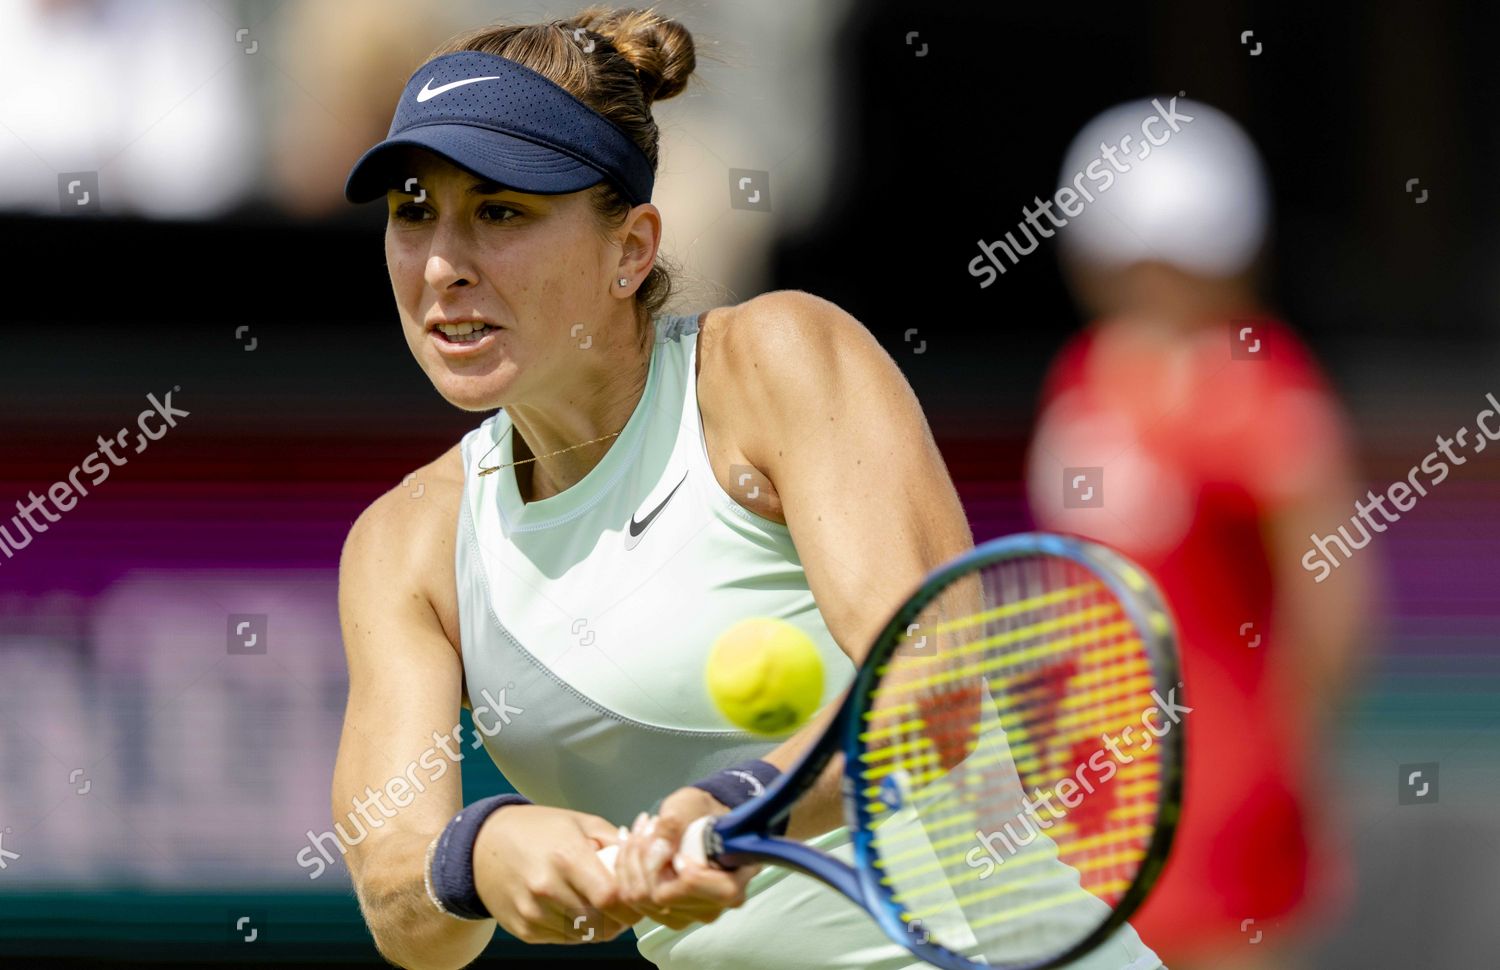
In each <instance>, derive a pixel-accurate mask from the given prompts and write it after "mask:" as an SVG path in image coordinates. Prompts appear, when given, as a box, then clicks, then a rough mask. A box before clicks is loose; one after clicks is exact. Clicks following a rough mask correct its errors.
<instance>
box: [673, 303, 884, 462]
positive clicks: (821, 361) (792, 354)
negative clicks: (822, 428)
mask: <svg viewBox="0 0 1500 970" xmlns="http://www.w3.org/2000/svg"><path fill="white" fill-rule="evenodd" d="M707 320H708V323H707V324H706V325H704V327H703V333H702V335H701V336H700V346H699V381H698V391H699V405H700V407H701V408H702V409H703V411H704V417H705V418H708V416H709V411H710V410H713V411H715V412H716V413H717V414H719V415H722V417H723V418H724V419H725V420H735V421H737V422H738V424H739V425H741V426H742V427H741V428H740V431H741V432H742V433H743V434H748V435H751V436H753V435H754V434H755V432H756V431H757V429H759V428H763V427H765V426H766V425H767V423H768V422H767V421H766V420H765V419H766V418H768V417H771V416H772V414H773V412H775V411H776V410H785V411H798V410H802V409H805V408H807V407H809V406H815V405H816V403H817V401H818V400H819V398H820V397H823V396H826V395H830V394H836V393H838V391H839V389H840V388H841V387H847V386H849V382H852V383H853V384H854V385H858V384H863V383H866V382H868V381H869V380H872V379H876V378H880V377H886V378H891V377H892V376H894V377H895V378H896V379H898V380H899V378H900V371H899V368H896V367H894V365H893V363H892V361H891V357H890V355H889V354H887V353H886V351H885V348H883V347H881V345H880V342H879V341H878V340H876V339H875V336H874V335H873V334H871V333H870V331H869V330H868V329H867V328H866V327H865V325H864V324H862V323H860V322H859V321H858V320H856V319H855V318H854V317H853V316H851V315H850V314H849V313H848V312H846V311H845V310H843V309H842V308H840V307H839V306H838V305H837V304H835V303H832V302H830V301H828V300H825V299H823V298H822V297H819V296H815V295H813V294H811V293H804V292H802V291H801V290H773V291H771V292H769V293H764V294H762V295H760V296H757V297H755V298H754V299H751V300H746V301H745V302H744V303H741V304H739V305H737V306H733V307H721V308H718V309H715V310H713V311H711V312H710V313H709V314H708V315H707Z"/></svg>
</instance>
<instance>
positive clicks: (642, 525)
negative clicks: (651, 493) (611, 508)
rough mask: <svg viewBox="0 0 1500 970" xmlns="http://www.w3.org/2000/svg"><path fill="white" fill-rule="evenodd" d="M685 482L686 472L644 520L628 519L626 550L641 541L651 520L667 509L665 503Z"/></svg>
mask: <svg viewBox="0 0 1500 970" xmlns="http://www.w3.org/2000/svg"><path fill="white" fill-rule="evenodd" d="M685 481H687V472H683V473H682V478H680V479H678V481H677V484H676V485H673V486H672V490H671V491H670V492H668V493H667V497H666V498H664V499H662V500H661V504H660V505H658V506H657V507H656V508H654V509H652V510H651V513H650V514H649V515H647V516H646V517H645V518H644V519H641V520H639V521H637V520H636V517H635V516H634V515H632V516H631V517H630V528H629V530H628V531H627V532H626V533H625V548H626V549H634V548H635V546H636V543H638V542H640V541H641V535H642V534H643V533H644V532H645V531H646V529H647V527H649V526H650V525H651V520H653V519H655V518H656V516H657V515H658V514H659V513H660V512H661V510H662V509H664V508H666V507H667V503H668V502H670V501H672V496H673V495H676V494H677V490H678V489H679V488H681V487H682V483H683V482H685Z"/></svg>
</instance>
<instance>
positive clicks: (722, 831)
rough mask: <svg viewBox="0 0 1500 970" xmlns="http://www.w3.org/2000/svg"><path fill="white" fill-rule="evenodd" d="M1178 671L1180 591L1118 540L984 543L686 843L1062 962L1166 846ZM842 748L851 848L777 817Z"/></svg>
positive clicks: (978, 946) (911, 919) (712, 859)
mask: <svg viewBox="0 0 1500 970" xmlns="http://www.w3.org/2000/svg"><path fill="white" fill-rule="evenodd" d="M1177 678H1178V672H1177V659H1176V648H1175V637H1174V631H1173V624H1172V620H1171V618H1170V616H1169V614H1168V611H1167V608H1166V606H1165V604H1164V603H1163V602H1162V600H1161V597H1160V596H1159V594H1158V593H1157V591H1156V589H1155V588H1154V587H1153V585H1152V584H1151V582H1150V580H1149V579H1147V577H1146V575H1145V573H1144V572H1142V571H1141V570H1140V569H1139V568H1138V567H1136V566H1135V565H1133V564H1132V563H1130V562H1129V561H1128V560H1126V559H1125V558H1124V557H1122V556H1120V555H1119V554H1118V553H1115V552H1113V551H1111V550H1109V549H1106V548H1105V547H1103V546H1100V545H1098V544H1096V543H1092V542H1086V541H1083V540H1080V539H1076V538H1071V537H1065V536H1059V535H1050V534H1044V533H1028V534H1023V535H1013V536H1008V537H1005V538H1001V539H996V540H993V541H990V542H986V543H983V544H981V545H979V546H977V547H976V548H974V549H972V550H970V551H968V552H967V553H965V554H963V555H962V556H959V557H958V558H956V559H954V560H953V561H951V562H949V563H947V564H946V565H944V566H941V567H939V568H938V569H936V570H934V571H933V572H932V573H931V574H930V575H929V576H927V577H926V579H925V580H923V582H922V584H921V587H920V588H919V589H918V590H917V591H916V592H915V593H914V594H913V595H912V596H911V598H910V599H909V600H907V602H906V603H905V604H904V605H903V606H902V607H901V608H900V609H898V610H897V611H896V613H895V615H894V616H892V617H891V620H890V622H889V623H888V624H887V625H886V627H885V629H884V630H883V631H882V632H881V634H880V636H879V638H878V639H877V640H876V642H875V644H874V647H873V648H872V649H871V651H870V653H869V656H868V657H867V658H866V660H865V662H864V664H863V665H862V666H861V667H860V669H859V671H858V672H857V673H856V674H855V677H854V681H853V683H852V686H851V687H850V690H849V692H848V694H847V695H846V696H845V697H844V699H843V701H842V703H841V705H840V707H839V710H838V714H837V716H836V717H835V719H834V721H833V722H832V724H831V725H830V726H829V729H828V731H827V732H826V733H825V734H824V735H823V737H822V738H821V739H819V741H818V742H817V743H816V744H815V745H814V746H813V747H812V748H811V749H810V750H809V751H808V752H807V753H806V754H805V755H804V756H803V757H802V759H801V760H800V761H799V762H798V763H797V764H796V765H795V766H793V767H792V768H791V769H790V770H788V771H787V772H785V773H784V774H782V775H781V776H780V777H778V778H777V779H776V781H775V782H773V783H772V784H771V785H770V786H768V788H767V790H766V791H765V792H764V793H763V794H762V795H761V796H760V797H758V798H756V799H754V800H752V801H749V802H746V803H745V804H743V805H740V806H738V807H737V808H735V809H734V810H732V811H730V812H729V813H727V814H725V815H721V816H717V817H713V818H704V819H699V820H698V821H696V822H694V823H693V824H692V825H691V826H689V828H688V829H687V831H686V832H685V833H684V835H683V839H682V851H683V852H684V853H685V854H687V855H689V856H690V857H696V858H698V859H700V860H705V861H707V862H708V863H709V864H712V865H716V866H719V867H721V868H733V867H735V866H739V865H744V864H748V863H753V862H769V863H774V864H776V865H782V866H788V867H791V868H793V869H796V870H799V871H801V872H804V873H807V874H808V875H810V876H812V877H814V878H816V879H819V880H822V881H823V882H825V883H827V884H828V885H829V886H832V887H833V888H834V889H836V890H837V891H839V892H840V893H843V894H844V895H845V896H847V897H848V898H849V899H851V900H853V901H854V902H855V903H857V904H858V905H860V906H861V907H863V908H864V909H865V910H867V911H868V912H869V913H870V914H871V915H872V916H873V917H874V919H875V920H876V922H877V923H879V925H880V927H881V929H883V930H884V931H885V933H886V934H887V935H888V936H889V937H890V938H891V939H892V940H894V941H896V942H897V943H899V944H901V945H902V946H904V947H906V948H907V949H908V950H910V951H911V952H912V953H913V954H915V955H916V956H918V957H920V958H921V959H923V960H925V961H927V962H928V963H931V964H934V965H936V966H939V967H944V968H949V970H969V968H974V967H980V966H984V967H997V966H998V967H1009V968H1015V970H1021V968H1025V970H1044V968H1048V967H1057V966H1061V965H1063V964H1065V963H1069V962H1072V961H1073V960H1076V959H1078V958H1079V957H1081V956H1083V955H1084V954H1086V953H1088V952H1090V951H1091V950H1094V949H1095V948H1096V947H1099V946H1100V945H1101V944H1103V943H1104V942H1105V941H1106V940H1109V939H1110V938H1111V936H1112V934H1113V933H1114V932H1115V931H1116V930H1118V929H1119V928H1120V927H1121V926H1122V924H1124V923H1125V921H1126V920H1127V919H1128V918H1129V916H1130V915H1131V913H1133V912H1134V911H1135V910H1136V909H1137V908H1138V907H1139V906H1140V904H1141V902H1142V901H1143V900H1144V899H1145V897H1146V894H1147V893H1148V891H1149V890H1150V888H1151V885H1152V883H1153V882H1154V881H1155V879H1156V877H1157V875H1158V874H1159V872H1160V871H1161V867H1162V865H1163V863H1164V862H1165V860H1166V855H1167V851H1168V847H1169V845H1170V843H1171V840H1172V833H1173V828H1174V826H1175V823H1176V819H1177V814H1178V808H1179V805H1180V797H1181V784H1182V745H1183V727H1184V725H1183V724H1182V723H1180V720H1181V717H1182V714H1183V713H1184V712H1186V711H1188V710H1190V708H1186V707H1185V706H1183V704H1182V693H1181V684H1180V683H1179V682H1178V679H1177ZM838 753H842V754H843V755H844V781H843V794H844V807H845V814H846V817H847V823H848V827H849V831H850V836H851V842H852V848H853V858H854V865H853V866H850V865H848V864H846V863H844V862H843V861H841V860H839V859H836V858H834V857H832V856H830V855H828V854H826V853H823V852H821V851H819V850H817V849H814V848H812V847H811V846H808V845H806V844H804V843H802V842H798V841H795V840H791V839H786V838H780V837H776V836H772V835H769V834H768V832H769V830H770V828H771V826H772V825H773V824H774V823H775V822H777V821H778V820H780V819H782V818H785V817H786V816H787V814H788V813H789V812H790V811H791V810H792V806H793V805H794V804H795V803H796V801H797V799H798V798H799V797H800V796H801V795H802V794H803V793H804V792H806V791H807V790H808V788H809V787H810V786H811V785H812V784H813V782H814V781H815V780H816V779H817V777H818V776H819V774H820V773H821V772H822V770H823V768H824V767H825V766H826V765H827V764H828V762H829V760H830V759H831V758H832V757H833V756H834V755H835V754H838ZM614 851H615V848H614V847H613V846H611V847H608V848H606V849H604V850H601V857H602V858H604V859H605V861H606V862H607V863H611V862H612V861H613V855H614Z"/></svg>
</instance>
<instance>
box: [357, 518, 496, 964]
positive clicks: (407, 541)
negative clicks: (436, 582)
mask: <svg viewBox="0 0 1500 970" xmlns="http://www.w3.org/2000/svg"><path fill="white" fill-rule="evenodd" d="M441 495H442V493H441V492H440V491H435V490H433V489H429V490H428V491H427V496H428V497H429V498H430V499H431V500H432V501H433V502H436V501H438V500H439V499H440V497H441ZM455 500H456V499H455ZM431 508H432V506H430V505H427V504H426V503H423V502H421V501H420V500H412V499H410V498H409V497H408V496H407V494H406V493H405V491H404V490H398V491H396V492H393V493H388V494H387V495H385V496H383V497H382V498H381V499H378V500H377V501H376V502H375V503H374V504H373V505H371V506H370V508H369V509H367V510H366V511H365V513H364V514H363V515H361V516H360V517H359V519H358V521H356V522H355V524H354V527H353V528H352V529H351V530H350V533H349V537H348V539H347V540H346V542H345V544H344V554H343V560H342V563H341V564H340V570H339V613H340V618H341V621H342V625H343V633H344V648H345V653H346V655H347V657H348V663H349V700H348V707H347V709H346V712H345V715H344V729H343V734H342V736H341V738H340V741H339V754H338V762H337V765H336V767H335V769H334V779H333V816H334V820H335V821H337V822H339V823H340V824H341V825H342V826H343V828H344V829H345V831H347V832H350V834H351V835H357V832H358V831H359V829H358V827H357V825H356V824H355V823H359V822H362V823H363V824H364V826H365V828H366V829H368V830H369V835H368V837H366V838H364V839H363V840H362V841H360V843H359V844H358V845H353V846H350V847H349V850H348V854H347V856H346V861H347V863H348V866H349V872H350V875H351V876H352V877H353V880H354V887H355V890H356V892H357V893H358V896H359V903H360V908H361V909H362V910H363V912H364V915H365V920H366V922H367V923H368V924H369V927H370V931H371V933H372V934H373V936H374V938H375V944H376V946H377V947H378V948H379V950H380V952H381V953H382V954H383V955H384V956H385V957H386V958H387V959H389V960H391V961H392V962H394V963H396V964H398V965H399V966H403V967H408V968H413V970H424V968H450V967H452V968H456V967H462V966H464V965H466V964H468V963H470V962H471V961H473V960H474V959H475V958H476V957H477V956H478V955H479V954H480V952H481V951H482V950H483V949H484V947H485V945H486V944H487V943H489V941H490V938H491V936H492V935H493V934H494V930H495V923H494V922H493V921H491V920H484V921H473V922H471V921H461V920H457V919H454V918H452V917H450V916H446V915H444V914H442V913H440V912H438V910H437V909H436V908H435V907H434V906H433V905H432V903H431V902H430V901H429V900H428V898H427V893H426V888H425V885H424V882H423V870H424V863H425V859H426V852H427V847H428V845H429V843H431V841H432V839H433V838H434V837H435V836H436V835H437V834H438V833H439V832H441V831H442V829H443V826H444V825H445V824H447V822H448V820H449V819H450V818H451V817H452V816H453V815H454V813H456V812H457V811H458V810H459V808H460V804H461V798H462V788H461V785H460V782H459V777H460V776H459V765H458V764H457V763H456V762H454V761H453V760H452V756H451V755H449V754H447V753H445V749H446V751H451V752H453V753H454V754H458V753H459V752H460V748H459V741H457V740H454V739H453V738H452V734H453V730H454V727H455V725H457V724H458V723H459V719H458V714H459V706H460V701H461V697H462V684H463V678H462V665H461V663H460V661H459V657H458V654H457V652H456V651H455V650H454V647H453V645H452V643H451V642H450V641H449V639H448V637H447V635H446V634H445V633H444V631H443V628H442V624H441V623H440V622H439V620H438V617H437V615H436V613H435V612H434V609H433V604H432V602H431V600H430V598H429V597H428V596H427V595H426V594H425V593H424V592H423V590H424V589H426V588H427V585H426V584H427V583H428V582H430V581H431V577H430V572H431V569H430V568H429V566H431V565H432V562H433V561H440V557H441V556H442V554H443V552H444V550H445V549H451V547H448V546H447V545H446V544H445V543H442V542H441V541H440V540H436V539H435V538H433V537H435V535H436V533H437V532H438V530H437V529H436V528H434V527H432V526H429V525H428V524H426V523H428V522H430V521H431V520H430V519H427V518H424V516H430V515H431ZM434 546H436V548H433V547H434ZM450 555H451V552H450ZM451 573H452V570H451V567H450V568H449V570H448V571H447V575H449V576H450V577H451ZM439 575H443V574H442V573H439ZM381 792H385V794H381ZM372 795H373V796H375V798H374V799H373V800H372ZM356 801H358V803H359V804H360V805H363V806H365V808H364V811H363V813H361V812H359V811H358V810H357V808H356V805H355V802H356ZM372 801H373V802H374V804H373V805H372ZM381 806H383V808H382V807H381ZM388 814H390V817H387V815H388ZM351 815H352V819H351V818H350V816H351ZM362 816H365V817H368V819H369V821H367V822H365V821H364V820H363V818H362Z"/></svg>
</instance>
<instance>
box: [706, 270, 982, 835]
mask: <svg viewBox="0 0 1500 970" xmlns="http://www.w3.org/2000/svg"><path fill="white" fill-rule="evenodd" d="M724 340H725V343H724V347H723V351H724V361H725V368H726V370H727V371H728V372H729V373H730V374H731V381H730V385H731V386H732V387H734V388H735V389H736V390H735V392H734V397H737V398H738V404H737V407H736V410H737V411H738V413H739V414H741V415H744V416H745V417H744V418H742V419H741V420H740V421H739V426H738V427H737V428H736V431H735V434H736V438H737V441H738V442H739V444H740V448H741V449H742V450H743V451H744V453H745V456H746V457H747V458H748V459H749V460H750V462H751V463H752V464H753V465H754V466H755V467H756V468H758V469H760V470H761V471H762V472H763V473H765V475H766V476H767V477H768V478H769V479H770V480H771V482H772V484H773V486H774V487H775V489H776V492H777V494H778V495H779V497H780V499H781V503H782V509H783V511H784V514H785V516H786V522H787V526H788V527H789V528H790V529H791V533H792V540H793V542H794V543H796V546H797V552H798V554H799V555H800V556H801V559H802V564H803V568H804V569H805V570H806V572H807V581H808V586H809V588H810V589H811V590H812V594H813V598H814V599H815V600H816V602H817V604H818V609H819V611H820V612H821V613H822V615H823V619H824V622H825V623H827V625H828V630H829V632H830V633H831V634H832V635H833V638H834V640H835V641H837V642H838V644H839V646H840V647H841V648H842V649H843V651H844V652H845V653H846V654H848V655H849V657H850V659H852V660H853V661H854V662H855V664H856V665H857V664H859V663H860V662H861V661H862V660H863V659H864V656H865V653H866V652H867V651H868V650H869V647H870V645H871V643H872V642H873V640H874V638H875V636H876V635H877V634H878V633H879V632H880V629H881V627H882V626H883V625H884V624H885V623H886V621H887V620H889V619H890V614H891V613H892V612H893V611H894V610H895V609H896V607H898V606H899V605H900V604H901V603H902V601H903V600H905V598H906V597H907V596H908V595H910V594H911V593H912V592H913V591H914V590H915V589H916V588H917V586H918V585H919V584H920V582H921V580H922V578H923V577H924V576H925V575H926V574H927V573H928V572H929V571H931V570H932V569H933V568H935V567H936V566H938V565H941V564H942V563H943V562H946V561H947V560H949V559H951V558H952V557H954V556H956V555H958V554H960V553H961V552H963V551H965V550H967V549H970V548H973V545H974V539H973V535H972V533H971V532H970V530H969V524H968V520H967V518H966V517H965V515H964V510H963V506H962V505H961V504H960V502H959V498H958V493H957V491H956V490H955V489H954V487H953V482H952V479H951V478H950V477H949V475H948V469H947V466H946V465H945V464H944V462H943V457H942V455H941V453H940V452H939V451H938V448H937V444H936V442H935V441H934V440H933V437H932V432H931V429H929V427H928V425H927V420H926V418H925V416H924V415H923V413H922V408H921V405H920V404H919V403H918V402H917V398H916V396H915V394H913V393H912V390H911V387H910V385H909V384H908V383H907V381H906V378H905V377H904V376H903V375H902V373H901V371H900V369H899V368H898V367H897V366H896V363H895V362H894V361H893V360H892V359H891V357H890V355H889V354H887V353H886V351H885V349H884V348H882V347H881V346H880V344H879V342H878V341H876V340H875V338H874V337H873V336H872V335H871V334H870V332H869V331H868V330H866V329H865V328H864V326H863V325H861V324H860V323H859V322H858V321H857V320H855V319H854V318H853V317H851V316H850V315H849V314H847V313H845V312H844V311H843V310H841V309H839V308H838V307H837V306H835V305H833V304H832V303H829V302H827V301H825V300H822V299H819V298H817V297H814V296H811V295H809V294H806V293H801V292H797V291H778V292H774V293H768V294H766V295H764V296H761V297H759V298H757V299H756V300H753V301H751V302H750V303H748V304H746V305H745V307H743V308H742V312H741V315H740V316H739V317H738V318H737V319H735V320H734V322H733V324H732V325H731V326H730V327H729V328H728V329H727V331H726V333H725V337H724ZM834 709H835V705H829V707H828V708H827V709H825V710H824V711H822V712H821V713H820V714H819V716H818V717H817V718H814V719H813V721H812V722H811V723H809V724H808V725H806V726H804V727H803V728H802V729H801V730H800V731H798V732H797V733H796V734H794V735H793V736H792V737H790V738H788V739H787V740H786V741H785V742H783V743H782V744H781V745H780V746H779V747H777V748H776V749H775V750H774V751H772V752H771V753H770V754H769V755H768V756H767V757H766V760H767V761H769V762H771V763H772V764H774V765H776V766H777V767H780V768H782V769H786V768H788V767H790V766H791V764H792V763H793V762H795V761H796V759H797V758H798V757H800V756H801V754H802V753H803V752H804V751H806V750H807V749H808V748H809V747H810V746H811V745H812V743H813V742H814V741H815V740H816V739H817V738H818V736H819V735H821V734H822V732H823V730H824V728H825V727H826V726H827V723H828V722H829V721H830V720H831V719H832V717H833V714H834ZM841 771H842V765H841V763H840V760H839V759H837V758H835V759H834V761H833V763H831V764H830V765H829V767H828V769H827V770H825V771H824V773H823V776H822V778H821V779H820V780H819V783H818V785H817V786H816V787H815V788H814V789H813V790H812V791H811V792H810V793H809V794H807V795H805V796H804V797H803V798H802V800H801V801H800V802H799V803H798V805H797V807H796V808H795V809H794V810H793V812H792V817H791V821H790V825H789V827H788V830H787V834H788V835H789V836H791V837H793V838H807V837H809V836H812V835H816V834H818V833H821V832H826V831H828V830H829V829H832V828H835V827H837V826H839V825H841V824H843V813H842V807H841V800H840V796H839V777H840V773H841Z"/></svg>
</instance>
